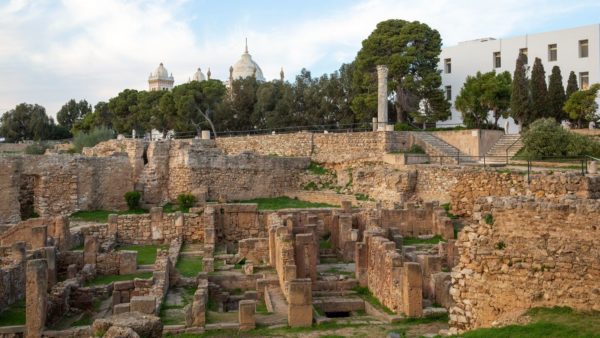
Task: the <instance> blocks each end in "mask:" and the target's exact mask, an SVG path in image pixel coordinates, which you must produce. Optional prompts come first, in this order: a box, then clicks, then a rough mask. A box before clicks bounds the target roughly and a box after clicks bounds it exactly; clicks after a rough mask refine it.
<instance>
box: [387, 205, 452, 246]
mask: <svg viewBox="0 0 600 338" xmlns="http://www.w3.org/2000/svg"><path fill="white" fill-rule="evenodd" d="M378 223H379V225H380V226H381V227H382V228H384V229H393V230H394V231H393V232H394V233H395V234H399V235H401V236H404V237H417V236H421V235H440V236H442V237H443V238H444V239H452V238H454V229H453V226H452V221H451V220H450V218H448V217H447V216H446V212H445V210H444V209H442V208H440V207H438V203H437V202H425V203H424V204H423V205H422V206H417V205H415V204H414V203H406V204H405V205H404V207H403V208H402V209H390V210H388V209H384V210H381V212H380V215H379V221H378Z"/></svg>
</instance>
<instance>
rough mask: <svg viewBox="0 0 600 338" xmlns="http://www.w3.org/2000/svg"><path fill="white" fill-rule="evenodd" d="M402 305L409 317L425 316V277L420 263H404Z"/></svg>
mask: <svg viewBox="0 0 600 338" xmlns="http://www.w3.org/2000/svg"><path fill="white" fill-rule="evenodd" d="M402 304H403V307H404V309H403V310H404V311H403V312H404V314H405V315H407V316H408V317H421V316H423V275H422V272H421V265H420V264H419V263H414V262H410V263H404V271H403V273H402Z"/></svg>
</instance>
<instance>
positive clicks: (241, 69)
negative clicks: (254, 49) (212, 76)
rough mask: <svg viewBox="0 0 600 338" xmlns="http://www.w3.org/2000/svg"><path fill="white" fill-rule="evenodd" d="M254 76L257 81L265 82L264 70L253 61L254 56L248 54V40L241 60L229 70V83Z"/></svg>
mask: <svg viewBox="0 0 600 338" xmlns="http://www.w3.org/2000/svg"><path fill="white" fill-rule="evenodd" d="M251 76H254V77H256V80H257V81H263V82H264V81H265V77H264V76H263V72H262V69H260V66H259V65H258V63H256V62H254V60H252V56H251V55H250V53H248V40H246V49H245V50H244V54H242V56H241V57H240V59H239V60H238V61H237V62H236V63H235V64H234V65H233V66H231V67H230V68H229V83H231V82H233V81H234V80H238V79H245V78H247V77H251Z"/></svg>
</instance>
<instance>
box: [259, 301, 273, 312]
mask: <svg viewBox="0 0 600 338" xmlns="http://www.w3.org/2000/svg"><path fill="white" fill-rule="evenodd" d="M256 313H257V314H259V315H272V314H273V312H269V310H267V304H265V301H264V300H262V299H261V300H260V301H258V302H257V303H256Z"/></svg>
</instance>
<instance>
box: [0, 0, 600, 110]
mask: <svg viewBox="0 0 600 338" xmlns="http://www.w3.org/2000/svg"><path fill="white" fill-rule="evenodd" d="M194 5H196V4H194ZM196 6H200V7H201V8H199V9H198V8H196V9H197V10H198V11H197V12H194V11H190V8H191V7H193V6H192V3H191V2H187V1H184V0H179V1H169V0H148V1H142V0H134V1H121V0H103V1H81V0H63V1H60V2H57V1H52V0H37V1H33V0H11V1H10V2H8V3H7V4H5V5H0V17H1V18H2V20H0V76H2V78H3V81H4V83H8V84H10V85H3V86H0V112H2V111H5V110H8V109H10V108H12V107H14V105H15V104H17V103H20V102H29V103H39V104H42V105H44V106H46V107H47V108H48V113H49V114H51V115H54V114H55V113H56V111H57V110H58V109H59V108H60V106H61V105H62V104H63V103H65V102H66V101H67V100H69V99H70V98H76V99H80V98H85V99H87V100H88V101H89V102H91V103H92V104H94V103H95V102H97V101H99V100H106V99H108V98H110V97H112V96H115V95H116V94H117V93H118V92H119V91H121V90H122V89H124V88H136V89H140V90H142V89H146V88H147V82H146V80H147V77H148V75H149V73H150V72H151V71H152V70H153V69H154V68H156V66H157V65H158V63H159V62H164V63H165V66H166V67H167V69H168V70H169V71H170V72H172V73H173V74H174V77H175V80H176V83H183V82H185V81H187V79H188V78H189V77H191V75H192V74H193V73H194V71H195V69H196V68H197V67H202V70H203V72H204V73H206V70H207V67H210V68H211V71H212V74H213V77H214V78H220V79H226V78H227V76H228V69H229V66H230V65H231V64H233V63H235V61H236V60H237V59H238V58H239V55H240V54H241V53H242V51H243V41H244V40H243V39H244V37H248V39H249V44H250V53H251V54H252V55H253V57H254V59H255V60H256V61H257V62H258V63H259V64H260V65H261V67H262V68H263V72H264V74H265V77H266V78H267V79H271V78H276V77H278V76H279V70H280V67H284V69H285V72H286V76H287V77H288V79H291V78H292V77H293V76H294V75H295V74H297V73H298V72H299V70H300V69H301V68H302V67H306V68H308V69H310V70H312V71H313V74H315V75H319V74H321V73H323V72H331V71H333V70H335V69H337V68H338V67H339V66H340V65H341V63H343V62H349V61H351V60H352V59H353V58H354V56H355V55H356V52H357V51H358V50H359V49H360V45H361V41H362V40H363V39H365V38H366V37H367V36H368V35H369V34H370V33H371V32H372V30H373V29H374V28H375V26H376V24H377V23H378V22H380V21H382V20H385V19H390V18H400V19H405V20H419V21H422V22H425V23H427V24H429V25H430V26H431V27H433V28H435V29H437V30H439V31H440V33H441V35H442V37H443V39H444V44H445V45H453V44H456V43H457V42H459V41H462V40H469V39H475V38H478V37H484V36H494V37H504V36H508V35H511V34H515V32H527V31H535V30H536V29H538V27H540V26H544V25H546V24H547V23H549V22H552V20H555V19H556V18H558V17H564V16H566V15H569V14H572V13H575V12H577V11H581V10H582V8H583V9H584V10H585V9H586V8H588V10H589V8H590V7H594V8H598V6H599V5H598V4H596V3H595V2H592V1H580V2H578V3H576V4H567V3H565V2H563V1H542V0H529V1H525V0H506V1H496V2H493V3H490V2H487V1H471V0H452V1H451V0H438V1H412V0H411V1H408V0H363V1H356V2H355V3H354V4H353V5H348V6H346V7H344V8H339V9H337V10H333V11H328V12H323V13H319V14H318V15H316V16H313V17H306V16H304V17H298V18H289V20H285V21H283V22H282V23H279V22H277V23H273V24H271V23H270V22H269V21H268V19H263V18H261V20H259V19H258V18H255V17H254V18H253V17H248V16H244V17H240V18H231V17H224V18H222V21H223V22H224V24H223V27H208V28H207V29H210V31H211V34H207V33H206V32H204V31H202V27H201V26H199V25H195V24H196V23H197V22H198V21H199V20H202V16H205V15H206V10H203V9H204V7H202V6H209V5H207V4H204V3H203V4H202V5H196ZM279 6H285V4H284V3H283V4H280V5H279ZM315 6H316V5H315ZM317 7H318V6H317ZM257 22H258V23H257ZM229 23H231V24H229ZM198 27H200V28H198ZM204 28H206V27H204Z"/></svg>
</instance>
